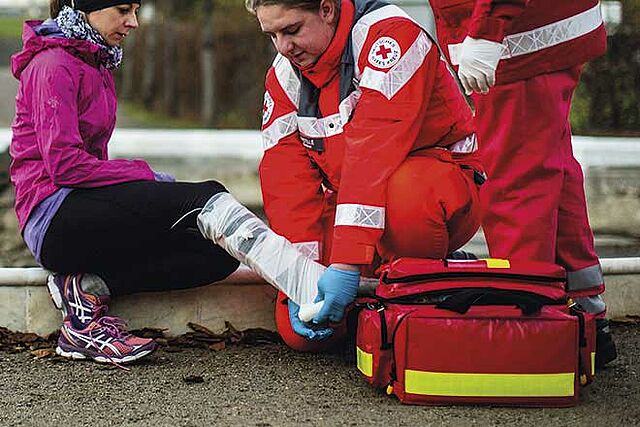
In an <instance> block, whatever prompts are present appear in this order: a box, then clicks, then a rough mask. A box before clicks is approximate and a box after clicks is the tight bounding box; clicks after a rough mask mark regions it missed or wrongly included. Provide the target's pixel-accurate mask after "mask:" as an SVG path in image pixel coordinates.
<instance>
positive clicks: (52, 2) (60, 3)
mask: <svg viewBox="0 0 640 427" xmlns="http://www.w3.org/2000/svg"><path fill="white" fill-rule="evenodd" d="M65 6H69V7H71V0H49V15H50V16H51V18H53V19H55V18H57V17H58V14H59V13H60V11H61V10H62V8H63V7H65Z"/></svg>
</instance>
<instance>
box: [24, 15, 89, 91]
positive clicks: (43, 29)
mask: <svg viewBox="0 0 640 427" xmlns="http://www.w3.org/2000/svg"><path fill="white" fill-rule="evenodd" d="M53 48H63V49H64V50H66V51H67V52H69V53H71V54H72V55H74V56H77V57H78V58H80V59H82V60H83V61H85V62H87V63H89V64H92V65H93V64H95V63H96V56H97V54H98V53H99V52H100V49H101V48H100V46H98V45H96V44H94V43H91V42H88V41H86V40H77V39H68V38H66V37H65V36H64V34H63V33H62V31H60V28H58V25H57V24H56V23H55V21H53V20H47V21H26V22H25V23H24V26H23V28H22V50H21V51H20V52H18V53H16V54H14V55H13V56H12V57H11V72H12V73H13V75H14V77H15V78H16V79H19V78H20V75H21V74H22V71H24V69H25V68H26V67H27V65H29V63H30V62H31V60H32V59H33V58H34V57H35V56H36V55H37V54H38V53H39V52H42V51H43V50H47V49H53Z"/></svg>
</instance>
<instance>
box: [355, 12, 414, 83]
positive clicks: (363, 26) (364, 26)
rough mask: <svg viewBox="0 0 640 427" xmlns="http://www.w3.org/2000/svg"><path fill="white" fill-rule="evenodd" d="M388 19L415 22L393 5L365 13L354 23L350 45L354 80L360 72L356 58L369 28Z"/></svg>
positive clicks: (358, 76) (358, 56)
mask: <svg viewBox="0 0 640 427" xmlns="http://www.w3.org/2000/svg"><path fill="white" fill-rule="evenodd" d="M388 18H406V19H408V20H410V21H412V22H415V21H414V20H413V19H412V18H411V17H410V16H409V15H407V14H406V13H405V12H404V11H403V10H402V9H400V8H399V7H398V6H395V5H389V6H384V7H381V8H380V9H376V10H374V11H373V12H370V13H367V14H366V15H364V16H362V18H360V19H359V20H358V22H356V23H355V24H354V26H353V28H352V29H351V45H352V46H353V58H354V60H355V63H356V69H355V71H356V78H360V75H361V74H362V70H360V68H359V67H358V58H360V53H361V52H362V46H363V45H364V42H365V40H366V39H367V35H368V34H369V28H370V27H371V26H372V25H373V24H375V23H377V22H380V21H382V20H384V19H388Z"/></svg>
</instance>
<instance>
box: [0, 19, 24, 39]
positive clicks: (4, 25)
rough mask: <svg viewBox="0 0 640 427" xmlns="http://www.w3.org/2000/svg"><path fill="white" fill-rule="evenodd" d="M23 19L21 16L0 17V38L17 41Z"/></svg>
mask: <svg viewBox="0 0 640 427" xmlns="http://www.w3.org/2000/svg"><path fill="white" fill-rule="evenodd" d="M25 19H26V18H24V17H22V16H0V38H6V39H19V38H20V37H21V36H22V24H23V23H24V20H25Z"/></svg>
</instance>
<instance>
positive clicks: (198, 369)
mask: <svg viewBox="0 0 640 427" xmlns="http://www.w3.org/2000/svg"><path fill="white" fill-rule="evenodd" d="M613 333H614V335H615V339H616V341H617V343H618V348H619V351H620V356H619V358H618V360H616V361H615V362H614V363H613V364H612V365H611V366H610V367H609V368H608V369H606V370H605V371H603V372H601V373H599V375H598V376H597V378H596V381H595V382H594V383H593V384H592V385H591V386H589V387H588V388H587V389H586V390H585V391H584V393H583V396H582V400H581V403H580V404H579V405H578V406H577V407H574V408H565V409H549V408H545V409H522V408H493V407H419V406H405V405H401V404H400V403H398V401H397V400H396V399H395V398H394V397H391V396H386V395H383V394H380V393H378V392H377V391H375V390H373V389H372V388H370V387H369V386H368V385H367V384H366V383H365V382H364V381H363V379H362V378H361V377H360V374H359V372H358V371H357V370H356V368H355V367H354V366H352V365H351V364H349V363H347V362H344V361H343V359H342V358H341V357H339V356H337V355H317V354H301V353H296V352H293V351H291V350H289V349H287V348H286V347H284V346H281V345H266V346H259V347H237V346H234V347H227V348H226V349H225V350H222V351H219V352H212V351H206V350H197V349H188V350H186V349H185V350H183V351H181V352H177V353H175V352H171V353H169V352H166V351H163V350H159V351H158V352H156V353H155V354H154V355H152V356H150V357H149V358H148V359H147V360H146V361H145V362H143V363H141V364H138V365H134V366H132V367H131V370H130V371H128V372H126V371H123V370H120V369H114V368H111V367H108V366H103V365H98V364H95V363H91V362H67V361H63V360H59V359H36V358H34V356H32V355H31V354H29V353H20V354H9V353H0V366H1V367H2V368H1V369H0V425H2V426H15V425H25V426H26V425H33V426H43V425H92V426H103V425H104V426H112V425H139V426H146V425H155V426H165V425H167V426H200V425H202V426H208V425H243V426H244V425H247V426H281V425H284V426H286V425H291V426H294V425H295V426H299V425H309V426H323V425H340V426H342V425H352V426H360V425H361V426H385V427H388V426H418V425H452V426H461V425H482V426H485V425H491V426H494V425H507V426H565V425H566V426H596V425H598V426H607V427H612V426H632V425H638V424H640V387H639V386H638V383H639V381H640V325H638V324H635V325H616V326H615V327H614V328H613ZM190 376H191V377H196V380H197V379H198V377H201V378H202V382H195V383H194V382H188V381H185V378H188V377H190Z"/></svg>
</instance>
